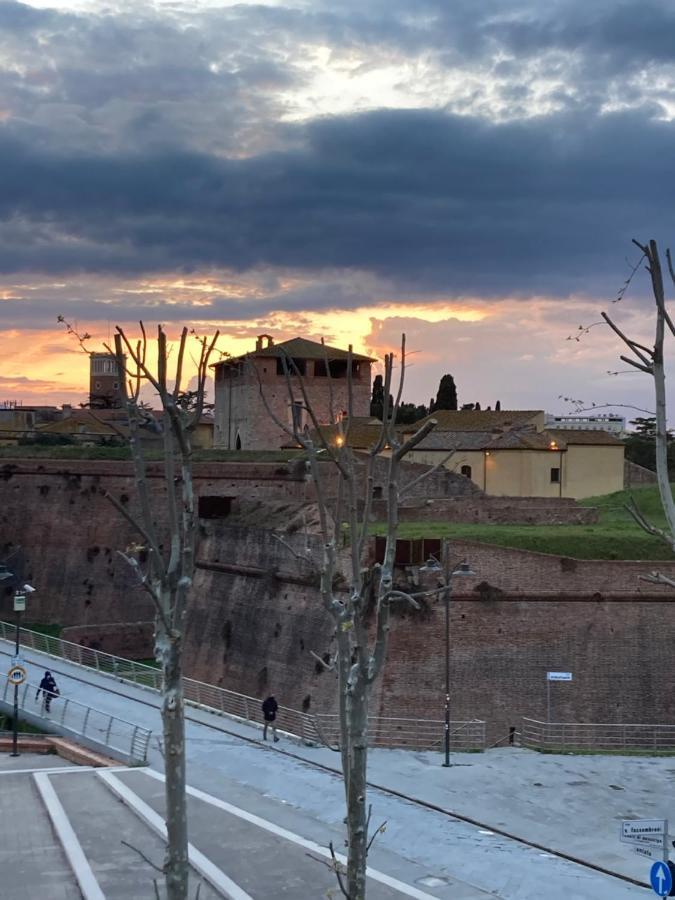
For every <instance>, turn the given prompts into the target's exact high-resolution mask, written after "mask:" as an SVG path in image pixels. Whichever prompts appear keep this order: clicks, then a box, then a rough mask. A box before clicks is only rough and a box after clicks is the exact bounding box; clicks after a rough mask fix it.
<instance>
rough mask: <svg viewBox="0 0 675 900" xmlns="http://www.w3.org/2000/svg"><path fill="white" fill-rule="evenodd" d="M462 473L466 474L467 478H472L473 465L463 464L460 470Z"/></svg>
mask: <svg viewBox="0 0 675 900" xmlns="http://www.w3.org/2000/svg"><path fill="white" fill-rule="evenodd" d="M459 471H460V474H461V475H464V477H465V478H471V466H462V468H461V469H460V470H459Z"/></svg>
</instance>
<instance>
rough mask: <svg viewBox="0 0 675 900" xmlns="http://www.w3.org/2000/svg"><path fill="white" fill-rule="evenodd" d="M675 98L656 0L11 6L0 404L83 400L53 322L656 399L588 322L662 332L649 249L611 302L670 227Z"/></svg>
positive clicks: (411, 382) (3, 104)
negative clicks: (185, 332)
mask: <svg viewBox="0 0 675 900" xmlns="http://www.w3.org/2000/svg"><path fill="white" fill-rule="evenodd" d="M674 117H675V6H674V5H673V4H672V2H669V0H626V2H623V0H594V2H593V3H588V2H587V0H549V2H547V3H542V2H540V0H480V2H476V0H471V2H470V0H453V2H452V3H450V2H447V0H366V2H364V0H358V2H357V0H342V2H341V3H339V4H336V3H334V2H330V3H329V2H327V0H275V2H268V3H246V2H244V3H241V2H240V3H235V2H216V0H183V2H179V0H177V2H172V0H156V2H154V3H146V2H143V0H128V2H124V0H111V2H99V0H53V2H48V0H34V2H31V3H19V2H14V0H0V301H1V302H0V360H2V363H1V365H0V402H1V401H2V400H12V401H14V400H16V401H20V402H23V403H32V402H42V403H45V402H46V403H62V402H71V403H77V402H81V401H82V400H84V399H86V394H85V392H86V389H87V366H88V362H87V358H86V356H85V355H84V354H83V353H82V351H81V349H80V348H79V347H78V346H77V345H76V344H75V343H74V342H73V341H72V339H70V338H68V336H67V335H65V334H64V332H63V326H60V325H58V324H57V321H56V320H57V316H59V315H63V316H65V317H66V319H67V320H68V321H70V322H72V323H73V324H74V325H75V326H76V327H77V328H78V329H79V330H80V331H86V332H88V333H90V334H91V335H92V338H91V340H90V342H89V347H90V349H92V350H96V349H101V347H102V345H103V343H104V342H105V341H107V340H108V337H109V335H110V333H111V331H114V327H115V326H116V325H121V326H123V327H124V328H126V329H128V330H129V331H131V332H134V330H135V328H137V326H136V324H135V323H137V322H138V320H139V319H143V321H144V322H146V323H147V324H148V326H149V327H150V328H152V327H153V326H154V325H155V324H157V323H163V324H164V325H165V326H166V327H167V329H168V330H169V332H170V333H171V334H175V333H177V332H178V330H179V329H180V327H181V326H182V325H183V324H186V325H188V326H189V327H190V328H194V329H195V330H196V331H197V332H198V333H199V334H211V333H213V332H214V330H215V329H216V328H218V329H220V331H221V332H222V334H223V338H222V340H221V346H222V348H223V349H224V350H227V351H229V352H232V353H240V352H244V351H246V350H247V349H252V347H253V343H254V339H255V336H256V335H257V334H259V333H269V334H272V335H273V336H274V337H275V339H276V340H283V339H286V338H290V337H294V336H296V335H301V336H304V337H309V338H313V339H320V338H321V337H323V338H324V339H325V340H326V342H327V343H329V344H335V345H338V346H346V345H347V344H349V343H352V344H353V346H354V349H355V350H357V351H359V352H366V353H369V354H371V355H372V356H374V357H377V358H381V357H382V355H383V354H384V353H385V352H387V351H391V350H396V348H397V347H398V346H399V343H400V336H401V334H402V333H405V334H406V338H407V347H408V351H409V357H408V368H407V372H406V389H405V392H404V395H405V399H407V400H409V401H414V402H416V403H420V402H428V399H429V397H430V396H431V395H432V394H435V392H436V389H437V385H438V381H439V379H440V377H441V375H443V374H444V373H446V372H450V373H452V374H453V375H454V377H455V381H456V383H457V386H458V393H459V400H460V403H465V402H474V401H479V402H480V403H481V404H482V405H483V406H484V407H485V406H487V405H494V403H495V402H496V401H497V400H499V401H500V402H501V405H502V408H504V409H506V408H544V409H546V410H548V411H550V412H556V413H560V412H563V413H564V412H569V411H570V410H571V408H572V406H571V404H570V403H569V402H568V401H565V400H564V399H563V398H565V397H567V398H573V399H575V400H580V401H583V404H582V405H585V406H590V405H591V404H593V403H596V404H598V405H601V404H605V403H610V404H626V406H627V407H631V406H636V407H639V408H641V409H647V410H650V409H652V408H653V401H652V399H651V388H650V384H649V380H648V378H647V376H645V375H643V374H641V373H639V372H631V371H626V370H627V368H628V367H627V366H626V365H624V364H622V363H621V362H620V361H619V359H618V357H619V355H620V353H622V352H623V348H622V347H621V346H620V342H619V341H618V339H617V338H616V336H615V335H613V334H612V333H611V332H610V331H609V329H608V328H606V327H605V326H600V325H598V326H595V327H593V328H591V329H590V331H588V332H585V331H582V330H581V329H580V326H584V327H585V326H587V325H593V324H594V323H596V322H598V321H599V319H600V311H601V310H602V309H611V313H612V315H613V316H614V317H615V318H616V320H617V322H619V323H620V325H621V327H622V328H624V329H625V330H626V331H627V332H628V333H630V334H631V335H632V336H634V337H636V338H639V339H641V340H642V341H644V342H649V341H650V333H651V330H652V322H651V310H652V302H651V301H650V293H649V284H648V279H647V275H646V274H645V273H644V271H643V270H642V268H639V269H638V271H637V272H636V274H635V277H634V278H633V279H632V281H631V284H630V286H629V289H628V290H627V292H626V294H625V296H624V297H623V299H622V300H621V301H620V302H619V303H614V304H612V302H611V301H612V300H614V299H615V298H616V296H617V293H618V291H619V290H620V289H621V287H622V285H623V283H624V281H625V280H626V279H627V278H628V277H629V276H630V273H631V270H632V267H633V266H634V265H635V264H636V263H637V262H638V260H639V257H640V254H639V251H637V250H636V248H635V247H634V245H632V244H631V240H632V238H637V239H639V240H640V241H643V242H644V241H647V240H648V239H649V238H655V239H657V240H658V241H659V243H660V245H661V246H663V247H664V248H665V247H666V246H667V245H668V243H669V241H670V240H671V239H672V237H673V232H674V229H673V224H674V223H673V197H672V194H673V185H675V177H674V176H675V121H674ZM570 337H571V338H572V339H571V340H570V339H568V338H570ZM577 337H579V340H576V338H577ZM652 339H653V338H652ZM615 372H619V374H612V373H615ZM621 409H622V407H619V406H617V407H615V410H616V411H620V410H621ZM607 411H611V410H609V409H608V410H607ZM624 412H625V414H626V415H627V416H629V417H630V416H633V415H635V414H638V413H637V412H635V411H634V410H632V409H630V408H626V409H625V410H624Z"/></svg>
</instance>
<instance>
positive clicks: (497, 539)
mask: <svg viewBox="0 0 675 900" xmlns="http://www.w3.org/2000/svg"><path fill="white" fill-rule="evenodd" d="M630 494H632V496H633V497H635V499H636V500H637V502H638V504H639V506H640V509H641V510H642V511H643V513H644V514H645V515H646V516H647V517H648V518H650V520H651V521H653V523H654V524H655V525H658V526H662V525H664V524H665V519H664V516H663V510H662V508H661V502H660V499H659V495H658V489H657V488H656V487H655V486H654V487H652V486H650V487H644V488H636V489H634V490H632V491H631V492H630ZM628 499H629V492H628V491H617V492H616V493H614V494H607V495H605V496H602V497H589V498H588V499H586V500H583V501H581V503H582V505H583V506H593V507H596V508H597V509H598V510H599V514H600V519H599V522H598V523H597V524H596V525H461V524H455V523H452V522H402V523H401V525H400V527H399V537H400V538H434V537H438V538H450V539H451V538H455V539H457V540H469V541H480V542H481V543H485V544H497V545H499V546H501V547H515V548H516V549H521V550H535V551H538V552H539V553H552V554H554V555H556V556H572V557H575V558H576V559H634V560H672V559H675V554H673V553H672V552H671V551H670V550H669V548H668V546H667V545H666V544H665V543H664V542H663V541H661V540H659V538H657V537H653V536H652V535H649V534H646V533H645V532H644V531H643V530H642V529H641V528H640V527H639V525H637V524H636V523H635V521H634V520H633V519H632V517H631V516H630V514H629V513H628V511H627V510H626V509H625V504H626V503H627V502H628ZM385 531H386V526H385V525H384V523H376V524H374V525H373V533H374V534H384V533H385Z"/></svg>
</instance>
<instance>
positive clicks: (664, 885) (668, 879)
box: [649, 862, 673, 897]
mask: <svg viewBox="0 0 675 900" xmlns="http://www.w3.org/2000/svg"><path fill="white" fill-rule="evenodd" d="M649 880H650V881H651V883H652V888H653V890H654V893H655V894H658V896H659V897H667V896H668V895H669V894H670V892H671V890H672V887H673V876H672V875H671V872H670V867H669V866H668V864H667V863H664V862H655V863H654V865H653V866H652V867H651V870H650V872H649Z"/></svg>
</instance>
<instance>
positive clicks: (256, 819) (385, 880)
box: [98, 769, 438, 900]
mask: <svg viewBox="0 0 675 900" xmlns="http://www.w3.org/2000/svg"><path fill="white" fill-rule="evenodd" d="M139 771H142V772H143V773H144V774H145V775H149V776H150V777H151V778H156V779H157V781H164V776H163V775H162V773H161V772H157V771H156V769H142V770H139ZM98 774H99V775H101V777H104V772H103V771H102V770H99V773H98ZM186 790H187V793H188V794H190V796H191V797H196V798H197V799H199V800H203V801H204V802H205V803H210V804H211V805H212V806H216V807H218V809H222V810H224V811H225V812H228V813H230V814H231V815H233V816H237V818H239V819H243V820H244V821H245V822H249V823H250V824H251V825H257V826H258V828H263V829H264V830H265V831H269V832H270V834H275V835H276V836H277V837H280V838H283V839H284V840H286V841H291V842H292V843H294V844H298V846H300V847H304V848H305V850H311V851H312V852H313V853H318V854H319V855H320V856H325V857H326V858H327V859H331V854H330V850H329V849H328V848H327V847H322V846H321V844H317V843H316V842H315V841H310V840H308V839H307V838H303V837H301V836H300V835H299V834H295V832H293V831H288V829H286V828H281V827H280V826H279V825H275V824H274V822H270V821H269V820H268V819H262V818H261V817H260V816H256V815H254V814H253V813H250V812H247V811H246V810H245V809H241V808H240V807H238V806H233V805H232V804H231V803H227V802H226V801H225V800H220V799H219V798H218V797H212V796H211V794H206V793H205V792H204V791H200V790H199V789H198V788H193V787H190V785H188V786H187V788H186ZM335 856H336V858H337V859H338V860H339V861H340V862H341V863H344V864H345V865H346V863H347V857H346V856H344V855H343V854H341V853H336V854H335ZM366 872H367V874H368V877H369V878H372V879H373V881H379V882H380V884H386V885H387V886H388V887H391V888H393V889H394V890H395V891H398V892H399V893H400V894H404V895H405V896H406V897H414V898H415V900H438V898H437V897H434V896H433V895H432V894H426V893H425V892H424V891H420V890H419V889H418V888H416V887H413V886H412V885H411V884H406V883H405V882H404V881H399V880H398V878H393V877H392V876H391V875H385V873H384V872H380V871H378V870H377V869H372V868H371V867H370V866H368V868H367V869H366Z"/></svg>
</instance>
